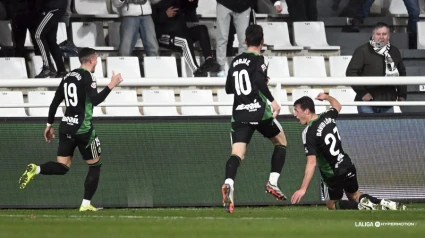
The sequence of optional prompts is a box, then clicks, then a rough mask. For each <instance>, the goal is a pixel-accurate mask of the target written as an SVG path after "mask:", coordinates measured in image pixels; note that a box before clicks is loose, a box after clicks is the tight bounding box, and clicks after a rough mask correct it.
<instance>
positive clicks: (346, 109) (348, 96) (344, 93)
mask: <svg viewBox="0 0 425 238" xmlns="http://www.w3.org/2000/svg"><path fill="white" fill-rule="evenodd" d="M329 96H332V97H334V98H336V99H337V100H338V101H339V102H354V98H355V97H356V92H354V90H353V89H352V88H351V87H347V88H331V89H329ZM340 114H357V107H356V106H344V105H343V106H342V109H341V112H340Z"/></svg>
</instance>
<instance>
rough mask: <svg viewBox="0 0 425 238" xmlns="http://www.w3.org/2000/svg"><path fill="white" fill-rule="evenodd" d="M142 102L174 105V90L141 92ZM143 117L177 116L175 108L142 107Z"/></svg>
mask: <svg viewBox="0 0 425 238" xmlns="http://www.w3.org/2000/svg"><path fill="white" fill-rule="evenodd" d="M142 95H143V102H146V103H175V102H176V99H175V97H174V90H143V92H142ZM143 115H145V116H178V115H179V113H178V112H177V108H176V107H144V108H143Z"/></svg>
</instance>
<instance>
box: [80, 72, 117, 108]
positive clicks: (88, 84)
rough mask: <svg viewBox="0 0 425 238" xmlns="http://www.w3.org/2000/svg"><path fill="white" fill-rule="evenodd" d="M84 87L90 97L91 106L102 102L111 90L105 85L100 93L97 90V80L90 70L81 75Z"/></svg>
mask: <svg viewBox="0 0 425 238" xmlns="http://www.w3.org/2000/svg"><path fill="white" fill-rule="evenodd" d="M83 80H84V87H85V90H86V92H87V95H88V97H90V100H91V103H92V104H93V106H97V105H99V104H100V103H101V102H103V101H104V100H105V99H106V97H107V96H108V95H109V93H110V92H111V89H110V88H109V87H108V86H106V87H105V88H104V89H103V90H102V91H101V92H100V93H98V92H97V82H96V78H95V77H94V75H93V74H92V73H90V72H86V73H85V74H84V76H83Z"/></svg>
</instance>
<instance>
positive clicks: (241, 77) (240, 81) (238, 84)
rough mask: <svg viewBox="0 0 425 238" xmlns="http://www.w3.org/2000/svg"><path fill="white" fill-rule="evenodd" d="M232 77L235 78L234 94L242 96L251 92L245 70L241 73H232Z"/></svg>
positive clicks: (249, 81)
mask: <svg viewBox="0 0 425 238" xmlns="http://www.w3.org/2000/svg"><path fill="white" fill-rule="evenodd" d="M233 77H234V78H235V89H236V93H237V94H238V95H241V93H242V94H244V95H249V94H250V93H251V91H252V87H251V80H250V79H249V74H248V71H246V69H243V70H241V71H235V72H234V73H233ZM244 84H245V86H244Z"/></svg>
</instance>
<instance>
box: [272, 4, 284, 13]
mask: <svg viewBox="0 0 425 238" xmlns="http://www.w3.org/2000/svg"><path fill="white" fill-rule="evenodd" d="M274 8H275V9H276V12H277V13H281V12H282V10H283V8H282V6H281V5H277V6H275V7H274Z"/></svg>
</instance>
